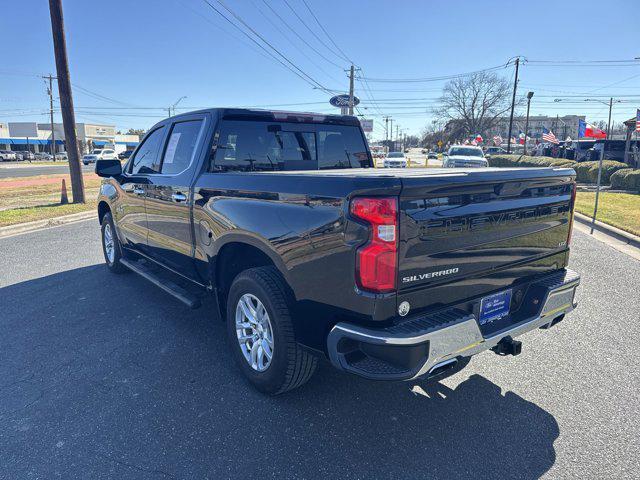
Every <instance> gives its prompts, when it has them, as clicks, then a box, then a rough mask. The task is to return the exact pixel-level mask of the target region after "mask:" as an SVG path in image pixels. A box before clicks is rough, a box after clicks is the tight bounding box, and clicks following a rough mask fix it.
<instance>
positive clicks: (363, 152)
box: [318, 125, 369, 170]
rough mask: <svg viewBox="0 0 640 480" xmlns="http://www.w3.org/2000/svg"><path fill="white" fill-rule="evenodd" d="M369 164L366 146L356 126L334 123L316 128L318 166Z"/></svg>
mask: <svg viewBox="0 0 640 480" xmlns="http://www.w3.org/2000/svg"><path fill="white" fill-rule="evenodd" d="M367 166H369V156H368V154H367V146H366V145H365V143H364V140H363V138H362V134H361V133H360V130H359V129H358V128H357V127H351V126H341V125H336V126H334V127H324V126H322V127H319V128H318V168H319V169H320V170H322V169H328V168H358V167H367Z"/></svg>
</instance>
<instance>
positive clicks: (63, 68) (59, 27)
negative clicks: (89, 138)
mask: <svg viewBox="0 0 640 480" xmlns="http://www.w3.org/2000/svg"><path fill="white" fill-rule="evenodd" d="M49 13H50V15H51V31H52V33H53V49H54V52H55V57H56V71H57V78H58V93H59V94H60V110H61V112H62V123H63V125H64V138H65V143H66V149H67V156H68V157H69V173H70V175H71V191H72V192H73V203H84V201H85V200H84V181H83V178H82V169H81V168H80V156H79V152H78V139H77V137H76V119H75V114H74V111H73V96H72V94H71V80H70V79H69V60H68V58H67V43H66V40H65V38H64V18H63V16H62V0H49Z"/></svg>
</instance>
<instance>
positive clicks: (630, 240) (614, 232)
mask: <svg viewBox="0 0 640 480" xmlns="http://www.w3.org/2000/svg"><path fill="white" fill-rule="evenodd" d="M574 215H575V216H574V219H575V220H576V221H577V222H580V223H581V224H583V225H585V226H588V227H591V217H587V216H586V215H583V214H581V213H578V212H575V214H574ZM594 230H597V231H599V232H601V233H604V234H605V235H609V236H610V237H613V238H615V239H617V240H620V241H621V242H624V243H626V244H628V245H631V246H634V247H636V248H640V237H637V236H635V235H634V234H632V233H629V232H625V231H624V230H620V229H619V228H616V227H613V226H611V225H607V224H606V223H603V222H600V221H599V220H596V224H595V226H594Z"/></svg>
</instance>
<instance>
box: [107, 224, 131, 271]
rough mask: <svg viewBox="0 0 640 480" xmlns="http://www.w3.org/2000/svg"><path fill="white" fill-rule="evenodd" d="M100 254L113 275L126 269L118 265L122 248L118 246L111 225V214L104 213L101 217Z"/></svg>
mask: <svg viewBox="0 0 640 480" xmlns="http://www.w3.org/2000/svg"><path fill="white" fill-rule="evenodd" d="M101 233H102V235H101V236H102V253H103V254H104V260H105V262H106V264H107V267H108V268H109V270H111V271H112V272H113V273H124V272H126V271H127V268H126V267H125V266H124V265H123V264H122V263H120V259H121V258H122V247H121V246H120V240H119V239H118V234H117V232H116V227H115V225H114V223H113V218H112V217H111V213H106V214H105V215H104V217H102V228H101Z"/></svg>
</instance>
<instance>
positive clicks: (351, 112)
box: [349, 64, 355, 115]
mask: <svg viewBox="0 0 640 480" xmlns="http://www.w3.org/2000/svg"><path fill="white" fill-rule="evenodd" d="M354 74H355V68H354V67H353V64H351V69H350V70H349V115H353V103H354V100H353V76H354Z"/></svg>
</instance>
